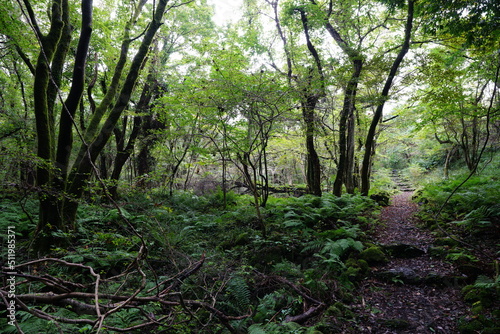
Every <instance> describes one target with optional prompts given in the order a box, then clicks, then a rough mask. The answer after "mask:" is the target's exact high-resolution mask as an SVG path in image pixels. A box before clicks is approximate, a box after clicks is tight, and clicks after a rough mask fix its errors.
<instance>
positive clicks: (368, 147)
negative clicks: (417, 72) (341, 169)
mask: <svg viewBox="0 0 500 334" xmlns="http://www.w3.org/2000/svg"><path fill="white" fill-rule="evenodd" d="M414 4H415V1H414V0H409V1H408V15H407V19H406V25H405V39H404V42H403V46H402V47H401V50H400V51H399V53H398V55H397V57H396V59H395V60H394V62H393V63H392V67H391V70H390V72H389V75H388V77H387V80H386V82H385V85H384V88H383V89H382V93H381V94H380V97H381V99H380V103H379V105H378V106H377V109H376V110H375V114H374V115H373V119H372V122H371V124H370V128H369V129H368V134H367V135H366V141H365V154H364V156H363V164H362V166H361V194H362V195H364V196H367V195H368V193H369V191H370V174H371V173H370V171H371V164H372V156H373V154H374V150H375V135H376V130H377V126H378V124H379V122H380V121H381V119H382V114H383V111H384V105H385V101H386V100H387V98H388V96H389V91H390V89H391V86H392V82H393V81H394V78H395V76H396V74H397V72H398V69H399V65H401V62H402V61H403V59H404V57H405V55H406V53H407V52H408V50H409V49H410V40H411V33H412V29H413V10H414Z"/></svg>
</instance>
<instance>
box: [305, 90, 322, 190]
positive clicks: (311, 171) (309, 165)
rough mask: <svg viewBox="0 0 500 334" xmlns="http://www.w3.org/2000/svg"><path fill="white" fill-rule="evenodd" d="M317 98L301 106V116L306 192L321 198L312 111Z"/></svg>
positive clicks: (319, 165)
mask: <svg viewBox="0 0 500 334" xmlns="http://www.w3.org/2000/svg"><path fill="white" fill-rule="evenodd" d="M316 103H317V98H315V97H309V98H307V102H306V103H303V104H302V114H303V118H304V123H305V127H306V152H307V155H306V180H307V190H308V192H309V193H310V194H313V195H316V196H321V194H322V192H321V164H320V161H319V157H318V153H317V152H316V147H315V145H314V133H315V124H314V109H315V106H316Z"/></svg>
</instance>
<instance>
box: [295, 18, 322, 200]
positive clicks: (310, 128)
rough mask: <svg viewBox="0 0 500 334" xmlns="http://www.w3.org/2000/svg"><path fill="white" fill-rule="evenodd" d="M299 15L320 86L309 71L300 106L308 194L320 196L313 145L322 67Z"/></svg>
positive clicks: (317, 158) (320, 95) (318, 173)
mask: <svg viewBox="0 0 500 334" xmlns="http://www.w3.org/2000/svg"><path fill="white" fill-rule="evenodd" d="M298 11H299V13H300V18H301V21H302V26H303V28H304V34H305V37H306V42H307V48H308V50H309V53H310V54H311V56H312V57H313V59H314V62H315V64H316V70H317V71H318V75H319V80H320V86H319V87H314V80H313V71H312V70H311V71H310V73H309V75H308V77H307V78H306V81H307V85H306V88H305V89H304V94H303V98H302V101H301V104H302V116H303V119H304V123H305V128H306V152H307V157H306V180H307V189H308V192H309V193H310V194H313V195H316V196H321V194H322V191H321V163H320V160H319V157H318V153H317V152H316V147H315V143H314V139H315V134H316V124H315V109H316V105H317V104H318V102H319V100H320V99H321V97H323V96H324V95H325V80H324V74H323V67H322V65H321V59H320V57H319V54H318V52H317V50H316V48H315V47H314V45H313V44H312V42H311V37H310V35H309V23H308V19H307V16H306V14H305V12H304V11H303V10H298Z"/></svg>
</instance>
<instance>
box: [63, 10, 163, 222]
mask: <svg viewBox="0 0 500 334" xmlns="http://www.w3.org/2000/svg"><path fill="white" fill-rule="evenodd" d="M167 2H168V0H159V1H158V2H157V8H156V9H155V13H154V16H153V20H152V21H151V22H150V24H149V26H148V28H147V30H146V32H145V34H144V37H143V40H142V43H141V45H140V46H139V48H138V50H137V53H136V55H135V57H134V59H133V60H132V63H131V65H130V69H129V72H128V74H127V77H126V79H125V81H124V83H123V86H122V89H121V91H120V94H119V95H118V98H117V100H116V103H115V104H114V106H113V108H112V110H111V111H110V113H109V115H108V118H107V119H106V121H105V122H104V124H103V126H102V128H101V130H100V131H99V134H98V135H97V136H95V137H93V139H92V140H91V141H90V142H89V143H88V147H87V148H85V147H84V148H83V153H82V152H81V154H79V156H78V157H77V159H76V161H75V163H74V168H73V169H72V171H71V173H70V176H69V178H68V193H69V194H70V195H71V196H73V197H74V198H77V199H78V198H80V197H81V196H82V193H83V189H84V186H85V183H86V182H87V180H88V179H89V177H90V174H91V171H92V168H93V164H94V162H95V160H96V158H97V156H98V155H99V153H100V152H101V151H102V149H103V148H104V146H105V145H106V143H107V141H108V139H109V138H110V136H111V134H112V133H113V129H114V127H115V125H116V123H117V122H118V120H119V119H120V117H121V115H122V112H123V110H124V109H125V108H126V106H127V105H128V103H129V101H130V97H131V94H132V92H133V90H134V87H135V83H136V81H137V78H138V76H139V72H140V70H141V68H142V64H143V62H144V60H145V58H146V55H147V54H148V51H149V47H150V46H151V43H152V41H153V38H154V36H155V34H156V32H157V31H158V29H159V28H160V26H161V24H162V23H161V20H162V17H163V14H164V12H165V8H166V5H167ZM98 109H99V108H98ZM96 113H97V111H96ZM94 115H95V114H94ZM90 130H91V127H90V126H89V129H88V131H90ZM94 131H95V129H92V130H91V132H94ZM95 132H97V131H95ZM84 146H85V145H84ZM77 208H78V202H76V201H72V202H69V203H68V205H67V207H65V210H64V214H65V219H66V220H67V221H68V222H74V221H75V219H76V211H77Z"/></svg>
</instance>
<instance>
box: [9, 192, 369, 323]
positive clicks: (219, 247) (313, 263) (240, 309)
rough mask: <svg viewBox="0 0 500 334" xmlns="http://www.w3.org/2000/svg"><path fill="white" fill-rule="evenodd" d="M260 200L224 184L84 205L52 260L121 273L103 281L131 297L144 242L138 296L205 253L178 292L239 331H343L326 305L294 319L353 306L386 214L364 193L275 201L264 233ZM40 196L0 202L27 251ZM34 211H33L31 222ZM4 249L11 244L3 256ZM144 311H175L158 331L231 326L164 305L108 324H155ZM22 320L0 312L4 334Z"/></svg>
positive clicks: (49, 271)
mask: <svg viewBox="0 0 500 334" xmlns="http://www.w3.org/2000/svg"><path fill="white" fill-rule="evenodd" d="M252 200H253V199H252V198H251V197H249V196H243V195H241V196H240V195H236V194H234V193H228V194H227V196H226V200H225V201H224V196H222V194H221V192H215V193H213V194H211V195H208V196H196V195H194V194H192V193H190V192H176V193H174V195H173V196H168V194H167V192H162V191H160V190H155V191H152V192H149V193H145V192H142V193H140V192H135V193H130V194H128V195H126V196H124V197H123V199H122V200H121V201H120V202H119V205H120V209H119V210H118V209H117V208H114V207H110V206H109V205H108V204H102V205H101V204H98V203H96V202H95V203H94V204H92V205H90V204H84V203H83V204H82V205H81V206H80V209H79V212H78V221H77V224H76V226H77V227H76V230H75V231H72V232H71V233H70V237H71V239H72V240H73V242H72V244H71V245H68V246H67V247H59V248H54V249H53V250H52V254H50V256H52V257H57V258H60V259H62V260H65V261H67V262H69V263H75V264H76V263H77V264H82V265H85V266H89V267H92V268H94V270H95V271H96V272H97V273H99V274H100V275H101V277H102V278H103V279H107V278H110V280H109V281H104V282H103V283H102V285H101V286H100V289H102V293H108V294H117V293H124V294H126V295H127V294H131V293H132V292H133V291H135V290H134V289H136V288H137V286H139V285H140V284H141V278H140V276H130V277H126V279H125V278H124V279H123V280H122V281H121V283H118V281H117V282H115V281H113V280H112V279H111V278H113V277H117V276H116V275H120V273H121V272H123V270H124V269H126V268H129V267H130V266H133V264H134V261H135V260H136V257H137V256H138V252H139V249H140V248H141V244H142V242H144V243H145V245H146V247H147V259H146V263H147V266H146V267H145V268H143V271H144V274H145V276H146V277H147V283H146V287H145V289H144V290H143V291H142V292H141V293H140V294H139V296H141V295H145V291H146V290H147V289H148V287H153V286H154V285H155V282H161V281H162V280H165V281H170V280H171V278H172V277H175V276H176V275H178V273H179V272H182V270H183V269H184V268H187V267H189V266H190V265H192V263H193V262H194V261H197V260H199V259H200V258H204V259H205V261H204V263H203V266H202V268H201V270H200V271H199V272H197V274H196V275H192V276H189V277H188V278H186V279H184V280H183V281H182V282H180V283H179V286H178V287H177V288H176V290H175V291H176V292H175V293H178V294H181V295H182V298H183V299H186V300H188V299H189V300H198V301H200V302H201V301H203V302H209V303H211V304H212V305H213V307H215V308H216V309H218V310H220V311H221V312H223V313H224V314H226V315H228V316H232V317H241V319H238V320H232V321H231V323H230V326H231V327H232V328H234V329H235V331H237V332H249V333H313V332H315V331H316V333H318V332H319V333H320V332H321V331H323V332H325V333H328V332H329V331H331V330H332V329H331V328H330V327H329V326H334V327H335V328H338V326H339V323H335V322H336V320H332V318H331V317H330V316H329V315H328V314H327V313H325V314H322V313H321V312H320V313H318V314H317V315H316V316H315V319H314V321H313V322H312V321H310V320H311V319H308V320H309V321H305V323H304V324H300V325H299V324H298V323H296V322H294V321H291V320H290V319H294V318H293V317H294V316H297V315H300V314H301V313H303V312H304V311H306V310H304V302H305V300H304V298H306V297H305V296H306V295H307V296H308V297H307V298H312V299H314V300H318V301H319V302H321V303H324V304H325V305H330V304H332V303H343V305H344V306H343V309H345V310H348V308H349V303H351V302H352V301H353V300H354V298H355V296H353V294H352V291H353V288H354V286H355V284H356V282H357V281H358V280H359V279H361V278H362V277H363V273H360V271H359V268H358V267H359V263H358V260H357V254H359V252H361V251H362V250H363V249H364V241H365V239H364V237H365V234H364V232H363V231H364V230H366V228H367V226H368V225H370V224H371V223H372V218H373V217H374V215H375V214H376V210H377V205H376V204H375V202H374V201H373V200H371V199H369V198H366V197H362V196H354V195H346V196H343V197H340V198H338V197H335V196H332V195H324V196H323V197H321V198H319V197H315V196H302V197H297V198H295V197H289V198H274V197H271V198H269V201H268V203H267V206H266V207H265V208H262V215H263V218H264V220H265V224H266V226H267V229H268V231H267V235H266V236H263V235H262V233H261V231H260V229H259V225H258V220H257V215H256V212H255V207H254V205H253V204H252ZM30 201H32V202H29V201H28V202H29V203H31V204H29V205H28V204H26V203H27V202H26V201H25V202H23V205H24V207H23V208H21V207H20V203H19V202H16V201H12V200H8V199H3V200H2V201H1V202H0V207H2V211H1V212H0V222H2V224H4V225H8V224H15V225H16V226H17V231H18V232H19V237H20V238H21V239H22V240H26V243H25V244H23V243H22V242H21V241H20V244H19V245H20V246H19V247H28V242H27V241H28V240H29V238H30V237H31V236H32V235H31V234H32V232H33V230H34V226H33V222H34V221H36V220H33V219H34V218H35V217H36V213H35V212H36V210H35V208H36V206H35V203H36V201H35V200H34V199H33V200H30ZM26 207H28V209H29V210H31V212H27V211H26V210H27V209H26ZM27 215H32V217H31V219H28V218H27ZM2 218H3V219H2ZM124 218H125V219H126V220H127V221H128V222H125V221H124ZM2 226H3V225H2ZM25 250H26V251H27V250H28V249H27V248H26V249H25ZM19 251H21V249H20V250H19ZM5 252H6V249H5V248H3V249H2V256H3V258H5V254H6V253H5ZM27 254H33V252H31V253H27ZM26 260H28V258H27V259H26ZM35 270H36V272H37V273H44V274H46V275H50V277H59V278H61V279H63V280H65V281H69V282H74V283H75V284H82V286H83V285H84V286H89V284H90V286H91V285H92V282H93V281H92V277H91V276H90V274H89V272H87V271H85V270H82V269H79V268H73V267H66V266H62V265H61V266H48V265H40V266H37V267H36V268H35ZM353 272H354V273H355V274H353ZM364 273H365V274H366V272H364ZM118 277H119V276H118ZM24 289H25V288H23V287H22V286H20V287H19V288H18V291H17V293H18V294H21V293H33V292H37V291H38V292H43V291H46V290H45V289H47V287H45V286H44V284H42V282H34V283H32V284H31V285H30V286H29V290H24ZM299 292H300V293H299ZM30 307H32V308H37V309H40V310H43V311H44V312H48V313H50V314H52V315H56V316H62V317H65V318H67V319H80V318H82V317H89V316H88V315H78V314H76V313H73V312H72V311H71V310H69V309H65V308H64V307H58V306H57V305H56V304H53V305H49V304H47V305H36V304H32V305H30ZM169 312H170V313H169ZM346 312H347V311H346ZM18 313H19V316H18V320H20V321H19V325H20V327H21V329H22V330H23V331H25V332H32V329H33V328H38V330H41V329H43V330H44V332H46V333H52V332H54V333H56V332H59V331H60V330H59V329H57V326H55V327H50V326H51V322H50V321H47V320H41V319H39V318H37V317H34V316H33V315H31V314H29V313H26V312H24V311H20V310H19V311H18ZM145 314H156V317H160V316H163V315H165V314H169V320H168V321H166V322H164V323H163V324H162V325H158V326H157V327H156V330H157V331H161V330H165V331H166V332H172V331H174V332H175V333H193V332H202V331H203V330H206V328H210V331H212V332H218V331H219V332H222V333H225V332H226V331H227V329H226V327H227V326H225V325H224V324H222V323H220V322H219V321H217V318H216V317H214V316H213V314H211V313H210V312H208V311H207V310H203V309H199V308H197V309H196V308H195V309H192V310H189V311H188V310H187V309H185V308H182V307H181V308H173V309H172V310H165V309H164V308H163V307H160V306H159V305H155V304H154V303H151V304H148V305H146V306H143V307H141V308H124V309H120V310H119V311H117V312H116V313H114V314H112V315H111V316H109V317H108V319H107V323H106V324H107V325H108V326H116V327H129V326H136V325H138V324H140V323H141V322H143V321H144V315H145ZM339 321H340V320H339ZM308 324H309V325H308ZM313 324H315V325H313ZM59 327H60V329H62V330H63V332H75V333H76V332H79V333H92V328H91V326H89V325H88V324H82V325H78V324H61V325H60V326H59ZM13 328H14V329H15V327H12V326H8V325H7V324H6V316H5V311H3V312H0V331H1V332H5V333H10V332H15V331H13ZM329 328H330V329H329ZM320 330H321V331H320ZM101 332H105V333H106V332H108V331H106V330H103V331H101ZM128 332H129V333H141V332H144V331H143V330H142V329H137V330H131V331H128Z"/></svg>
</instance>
